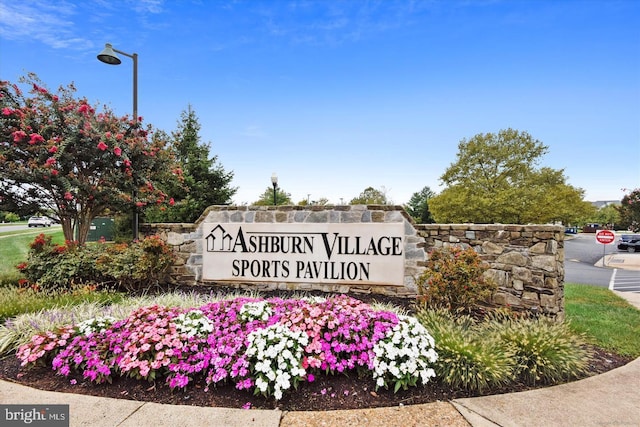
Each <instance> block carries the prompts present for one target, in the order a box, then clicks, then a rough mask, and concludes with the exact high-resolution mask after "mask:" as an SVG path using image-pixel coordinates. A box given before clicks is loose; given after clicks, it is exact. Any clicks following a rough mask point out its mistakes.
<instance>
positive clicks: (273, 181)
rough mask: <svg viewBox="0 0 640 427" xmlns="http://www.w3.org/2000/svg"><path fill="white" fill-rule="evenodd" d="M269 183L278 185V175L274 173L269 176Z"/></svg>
mask: <svg viewBox="0 0 640 427" xmlns="http://www.w3.org/2000/svg"><path fill="white" fill-rule="evenodd" d="M271 183H272V184H273V185H274V186H275V185H278V175H276V174H275V172H274V173H273V174H272V175H271Z"/></svg>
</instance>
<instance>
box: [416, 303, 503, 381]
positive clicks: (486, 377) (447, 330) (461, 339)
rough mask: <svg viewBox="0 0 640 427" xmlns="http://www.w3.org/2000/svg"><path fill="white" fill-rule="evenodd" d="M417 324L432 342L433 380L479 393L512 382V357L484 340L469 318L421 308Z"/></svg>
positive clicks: (500, 345) (501, 348)
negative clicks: (433, 346)
mask: <svg viewBox="0 0 640 427" xmlns="http://www.w3.org/2000/svg"><path fill="white" fill-rule="evenodd" d="M417 318H418V321H419V322H420V323H421V324H422V325H423V326H424V327H425V328H426V329H427V330H428V331H429V333H430V334H431V336H433V338H434V340H435V349H436V352H437V353H438V356H439V358H438V360H437V362H436V363H435V366H434V370H435V371H436V378H438V379H439V380H440V381H442V382H443V383H444V384H446V385H448V386H451V387H456V388H458V387H461V388H464V389H466V390H468V391H474V392H475V391H482V390H484V389H486V388H489V387H493V386H500V385H504V384H507V383H508V382H510V381H512V380H513V378H514V376H513V371H514V359H513V354H512V353H511V351H510V350H509V348H506V347H505V346H503V345H502V343H500V342H499V341H498V340H496V339H487V338H486V337H485V336H484V335H483V334H482V331H481V329H478V327H477V325H476V324H475V322H474V320H473V319H472V318H471V317H469V316H464V315H463V316H458V317H457V318H454V317H453V315H452V314H451V312H449V311H447V310H444V309H439V310H431V309H422V310H419V311H418V313H417Z"/></svg>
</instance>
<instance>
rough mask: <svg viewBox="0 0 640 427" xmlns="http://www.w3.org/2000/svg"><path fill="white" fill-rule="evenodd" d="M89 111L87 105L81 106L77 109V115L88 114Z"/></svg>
mask: <svg viewBox="0 0 640 427" xmlns="http://www.w3.org/2000/svg"><path fill="white" fill-rule="evenodd" d="M90 110H91V108H90V107H89V105H87V104H82V105H81V106H80V107H79V108H78V113H82V114H88V113H89V111H90Z"/></svg>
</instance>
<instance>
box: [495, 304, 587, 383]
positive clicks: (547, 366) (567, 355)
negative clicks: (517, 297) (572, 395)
mask: <svg viewBox="0 0 640 427" xmlns="http://www.w3.org/2000/svg"><path fill="white" fill-rule="evenodd" d="M485 328H486V330H487V333H488V334H490V335H493V336H495V337H497V338H498V339H499V340H500V341H501V342H503V343H504V344H505V345H506V346H507V347H508V348H509V349H510V351H511V352H513V354H514V357H515V360H516V371H515V375H516V376H517V377H519V378H520V379H522V380H523V381H524V382H526V383H527V384H531V385H535V384H537V383H543V384H555V383H557V382H560V381H566V380H569V379H572V378H576V377H578V376H579V375H580V374H583V373H585V372H586V371H587V366H588V363H589V359H590V353H589V352H588V351H587V350H586V348H585V346H584V341H583V339H582V338H581V336H579V335H576V334H574V333H573V332H572V331H571V330H570V329H569V327H568V326H567V325H566V324H563V323H558V322H555V321H553V320H551V319H547V318H545V317H540V318H532V317H520V318H514V317H505V316H500V317H496V318H493V319H491V320H490V321H488V322H487V323H486V326H485Z"/></svg>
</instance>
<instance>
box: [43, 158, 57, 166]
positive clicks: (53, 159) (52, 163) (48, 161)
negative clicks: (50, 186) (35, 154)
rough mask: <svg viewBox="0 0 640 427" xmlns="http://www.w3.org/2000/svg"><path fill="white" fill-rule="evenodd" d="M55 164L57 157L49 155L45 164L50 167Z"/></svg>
mask: <svg viewBox="0 0 640 427" xmlns="http://www.w3.org/2000/svg"><path fill="white" fill-rule="evenodd" d="M55 164H56V159H55V158H53V157H49V158H48V159H47V161H46V162H45V166H48V167H50V166H53V165H55Z"/></svg>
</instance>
